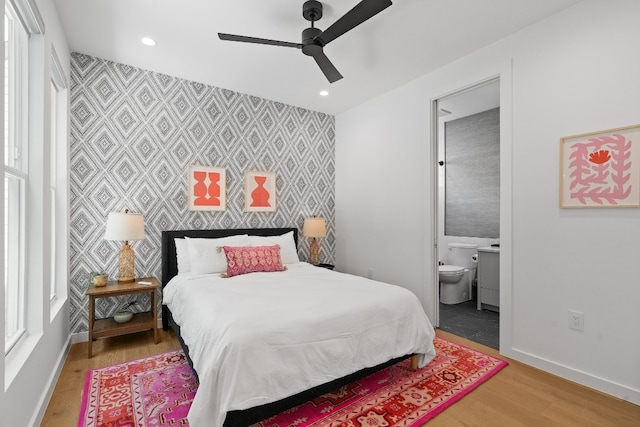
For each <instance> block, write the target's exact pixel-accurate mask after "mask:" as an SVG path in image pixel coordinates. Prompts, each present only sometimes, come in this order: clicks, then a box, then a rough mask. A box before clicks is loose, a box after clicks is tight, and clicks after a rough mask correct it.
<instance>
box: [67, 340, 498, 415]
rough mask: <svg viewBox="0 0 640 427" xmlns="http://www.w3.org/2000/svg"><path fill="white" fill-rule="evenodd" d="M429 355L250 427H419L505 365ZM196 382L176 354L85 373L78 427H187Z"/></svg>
mask: <svg viewBox="0 0 640 427" xmlns="http://www.w3.org/2000/svg"><path fill="white" fill-rule="evenodd" d="M434 345H435V346H436V351H437V355H436V357H435V358H434V359H433V360H432V361H431V362H430V363H429V364H428V365H427V366H425V367H424V368H422V369H419V370H417V371H412V370H411V369H410V368H409V360H405V361H402V362H399V363H396V364H395V365H393V366H390V367H388V368H385V369H383V370H381V371H379V372H376V373H374V374H372V375H369V376H367V377H365V378H362V379H360V380H358V381H354V382H352V383H351V384H348V385H346V386H344V387H342V388H340V389H338V390H334V391H333V392H331V393H328V394H325V395H322V396H320V397H318V398H317V399H314V400H312V401H309V402H306V403H304V404H302V405H300V406H297V407H295V408H292V409H290V410H288V411H285V412H283V413H281V414H278V415H276V416H274V417H271V418H269V419H267V420H264V421H262V422H260V423H257V424H255V425H254V427H285V426H287V427H288V426H296V427H311V426H314V427H320V426H322V427H327V426H335V427H337V426H341V427H347V426H348V427H365V426H366V427H370V426H380V427H382V426H385V427H401V426H404V427H408V426H420V425H422V424H423V423H425V422H426V421H428V420H429V419H431V418H433V417H434V416H436V415H437V414H439V413H440V412H442V411H443V410H444V409H446V408H447V407H449V406H450V405H452V404H453V403H455V402H456V401H458V400H459V399H460V398H462V397H463V396H464V395H466V394H467V393H469V392H470V391H472V390H473V389H475V388H476V387H477V386H478V385H480V384H481V383H483V382H484V381H486V380H487V379H489V378H490V377H491V376H493V375H494V374H496V373H497V372H498V371H499V370H500V369H502V368H503V367H505V366H506V365H507V362H505V361H503V360H500V359H498V358H495V357H493V356H490V355H487V354H484V353H482V352H479V351H476V350H473V349H470V348H467V347H464V346H462V345H459V344H456V343H453V342H450V341H447V340H445V339H442V338H436V339H435V341H434ZM196 389H197V384H196V381H195V377H194V376H193V374H192V372H191V368H190V367H189V365H188V363H187V361H186V359H185V357H184V354H183V353H182V351H179V350H178V351H172V352H168V353H164V354H160V355H157V356H152V357H148V358H145V359H140V360H134V361H132V362H126V363H123V364H119V365H113V366H108V367H106V368H99V369H95V370H92V371H89V372H88V373H87V380H86V383H85V387H84V393H83V397H82V409H81V411H80V418H79V421H78V427H151V426H154V427H164V426H188V425H189V424H188V422H187V419H186V417H187V413H188V411H189V407H190V406H191V401H192V400H193V396H194V395H195V392H196Z"/></svg>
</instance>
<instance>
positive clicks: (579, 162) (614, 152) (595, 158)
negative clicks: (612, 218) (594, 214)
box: [568, 134, 633, 206]
mask: <svg viewBox="0 0 640 427" xmlns="http://www.w3.org/2000/svg"><path fill="white" fill-rule="evenodd" d="M568 149H569V157H568V160H569V163H568V170H569V176H568V178H569V197H570V199H573V200H577V201H578V202H579V203H580V204H581V205H585V206H586V205H588V204H589V203H595V204H598V205H602V204H604V203H605V202H606V203H607V204H609V205H617V204H619V203H621V202H623V201H624V200H625V199H627V198H628V197H629V196H630V194H631V192H632V189H633V184H632V182H630V178H631V172H630V169H631V166H632V161H631V140H627V138H625V137H624V136H623V135H619V134H615V135H609V136H603V137H599V138H591V139H588V140H587V141H583V142H576V143H574V144H570V145H569V146H568Z"/></svg>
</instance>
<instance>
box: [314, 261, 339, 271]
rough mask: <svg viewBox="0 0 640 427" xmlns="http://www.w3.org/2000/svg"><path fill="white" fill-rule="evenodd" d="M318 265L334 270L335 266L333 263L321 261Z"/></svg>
mask: <svg viewBox="0 0 640 427" xmlns="http://www.w3.org/2000/svg"><path fill="white" fill-rule="evenodd" d="M316 267H321V268H326V269H329V270H333V269H334V267H335V266H334V265H333V264H324V263H320V264H318V265H317V266H316Z"/></svg>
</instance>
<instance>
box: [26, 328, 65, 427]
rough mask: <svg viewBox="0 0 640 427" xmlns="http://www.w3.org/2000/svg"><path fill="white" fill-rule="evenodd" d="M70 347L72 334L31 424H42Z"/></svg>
mask: <svg viewBox="0 0 640 427" xmlns="http://www.w3.org/2000/svg"><path fill="white" fill-rule="evenodd" d="M70 349H71V335H70V336H69V338H67V342H66V344H65V345H64V346H63V348H62V351H61V352H60V354H59V355H58V359H57V360H56V368H55V370H54V371H53V372H51V376H49V380H48V381H47V387H46V388H45V390H44V392H43V393H42V396H40V401H39V402H38V410H37V411H36V412H35V413H34V414H33V417H32V418H31V421H30V422H29V425H30V426H32V427H37V426H39V425H40V424H42V418H43V417H44V413H45V411H46V410H47V406H49V401H50V400H51V396H52V395H53V391H54V390H55V388H56V384H58V379H59V378H60V374H61V373H62V368H63V367H64V362H65V360H67V356H68V355H69V350H70Z"/></svg>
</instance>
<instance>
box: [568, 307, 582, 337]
mask: <svg viewBox="0 0 640 427" xmlns="http://www.w3.org/2000/svg"><path fill="white" fill-rule="evenodd" d="M569 329H574V330H576V331H580V332H582V331H584V313H580V312H579V311H574V310H569Z"/></svg>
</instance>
